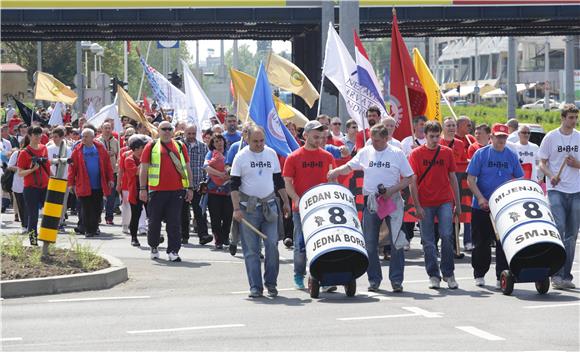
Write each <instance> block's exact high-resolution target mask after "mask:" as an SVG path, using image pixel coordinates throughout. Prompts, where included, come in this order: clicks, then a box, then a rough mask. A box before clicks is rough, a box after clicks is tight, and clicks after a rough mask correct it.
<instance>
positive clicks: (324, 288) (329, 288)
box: [320, 286, 337, 293]
mask: <svg viewBox="0 0 580 352" xmlns="http://www.w3.org/2000/svg"><path fill="white" fill-rule="evenodd" d="M320 289H321V290H322V291H324V292H328V293H331V292H335V291H336V290H337V287H336V286H322V287H320Z"/></svg>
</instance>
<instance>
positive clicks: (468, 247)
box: [465, 242, 473, 252]
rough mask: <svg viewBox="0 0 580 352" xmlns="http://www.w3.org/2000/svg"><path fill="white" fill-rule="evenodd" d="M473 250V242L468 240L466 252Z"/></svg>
mask: <svg viewBox="0 0 580 352" xmlns="http://www.w3.org/2000/svg"><path fill="white" fill-rule="evenodd" d="M472 250H473V243H471V242H467V243H466V244H465V251H466V252H469V251H472Z"/></svg>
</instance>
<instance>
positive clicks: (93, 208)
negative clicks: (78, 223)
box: [78, 189, 103, 235]
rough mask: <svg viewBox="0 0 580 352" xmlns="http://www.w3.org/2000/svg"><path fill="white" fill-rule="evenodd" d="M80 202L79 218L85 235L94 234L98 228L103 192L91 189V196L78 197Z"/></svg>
mask: <svg viewBox="0 0 580 352" xmlns="http://www.w3.org/2000/svg"><path fill="white" fill-rule="evenodd" d="M78 199H79V200H80V202H81V217H82V224H83V225H84V229H85V232H86V233H87V234H92V235H94V234H96V233H97V229H98V228H99V220H100V219H101V214H102V212H103V190H102V189H93V190H91V195H90V196H87V197H78Z"/></svg>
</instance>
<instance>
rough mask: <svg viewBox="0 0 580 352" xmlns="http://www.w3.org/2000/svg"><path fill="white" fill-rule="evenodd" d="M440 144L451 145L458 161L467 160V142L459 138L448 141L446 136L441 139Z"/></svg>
mask: <svg viewBox="0 0 580 352" xmlns="http://www.w3.org/2000/svg"><path fill="white" fill-rule="evenodd" d="M439 144H441V145H444V146H446V147H449V148H451V149H452V150H453V157H454V158H455V161H456V162H459V161H467V151H466V150H465V144H463V142H462V141H460V140H459V139H457V138H454V139H453V140H452V141H449V142H448V141H446V140H445V138H441V139H440V140H439Z"/></svg>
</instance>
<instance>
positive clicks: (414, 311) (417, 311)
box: [336, 307, 443, 321]
mask: <svg viewBox="0 0 580 352" xmlns="http://www.w3.org/2000/svg"><path fill="white" fill-rule="evenodd" d="M402 308H403V309H404V310H406V311H409V312H411V313H405V314H391V315H372V316H366V317H350V318H336V320H341V321H349V320H371V319H389V318H405V317H425V318H441V315H442V314H443V313H436V312H428V311H426V310H424V309H421V308H419V307H402Z"/></svg>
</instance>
